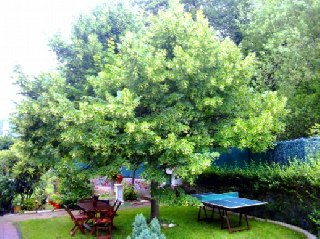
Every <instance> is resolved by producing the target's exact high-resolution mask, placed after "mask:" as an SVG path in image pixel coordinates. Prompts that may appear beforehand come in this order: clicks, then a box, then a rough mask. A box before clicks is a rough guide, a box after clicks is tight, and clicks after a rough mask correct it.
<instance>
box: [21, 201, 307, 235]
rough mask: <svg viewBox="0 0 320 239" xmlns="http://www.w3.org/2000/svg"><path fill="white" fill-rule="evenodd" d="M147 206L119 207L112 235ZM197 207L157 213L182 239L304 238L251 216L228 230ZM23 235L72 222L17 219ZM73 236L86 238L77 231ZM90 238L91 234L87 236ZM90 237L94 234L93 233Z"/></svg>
mask: <svg viewBox="0 0 320 239" xmlns="http://www.w3.org/2000/svg"><path fill="white" fill-rule="evenodd" d="M149 210H150V208H149V207H147V208H137V209H132V208H131V209H125V210H120V211H119V213H118V214H119V216H118V217H116V219H115V225H116V227H117V228H116V229H114V230H113V238H115V239H118V238H119V239H121V238H126V237H127V236H128V235H129V234H131V230H132V223H133V220H134V217H135V215H136V214H137V213H143V214H144V215H145V216H146V217H147V216H148V215H149ZM197 211H198V209H197V208H193V207H161V210H160V214H161V215H160V216H161V217H162V218H164V219H165V220H170V221H173V222H174V223H175V224H177V226H176V227H174V228H167V229H163V232H164V233H165V235H166V237H167V238H168V239H171V238H179V239H180V238H183V239H200V238H208V239H210V238H212V239H228V238H230V239H231V238H232V239H250V238H252V239H264V238H265V239H270V238H272V239H277V238H278V239H291V238H292V239H294V238H297V239H298V238H299V239H300V238H301V239H302V238H306V237H305V236H304V235H302V234H300V233H297V232H295V231H291V230H289V229H287V228H284V227H281V226H278V225H275V224H272V223H267V222H260V221H256V220H254V219H251V220H250V221H249V223H250V226H251V230H249V231H241V232H236V233H233V234H229V233H228V231H227V230H221V229H220V223H219V221H217V220H216V221H214V222H210V223H207V222H205V221H201V222H198V221H197V219H196V218H197ZM18 225H19V227H20V230H21V234H22V238H23V239H38V238H40V239H43V238H45V239H51V238H52V239H63V238H69V237H70V236H69V230H70V228H71V227H72V222H71V219H70V218H69V217H57V218H53V219H36V220H28V221H23V222H19V223H18ZM74 238H88V236H87V235H81V233H80V232H77V234H76V236H75V237H74ZM89 238H90V237H89ZM92 238H93V237H92Z"/></svg>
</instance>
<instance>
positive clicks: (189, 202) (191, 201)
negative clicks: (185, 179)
mask: <svg viewBox="0 0 320 239" xmlns="http://www.w3.org/2000/svg"><path fill="white" fill-rule="evenodd" d="M155 198H156V199H157V200H158V201H159V202H160V203H161V204H163V205H169V206H199V205H200V202H199V200H197V199H196V198H194V197H192V196H190V195H187V194H186V193H185V191H184V189H183V188H181V187H176V188H175V189H172V188H170V187H162V188H159V189H157V190H155Z"/></svg>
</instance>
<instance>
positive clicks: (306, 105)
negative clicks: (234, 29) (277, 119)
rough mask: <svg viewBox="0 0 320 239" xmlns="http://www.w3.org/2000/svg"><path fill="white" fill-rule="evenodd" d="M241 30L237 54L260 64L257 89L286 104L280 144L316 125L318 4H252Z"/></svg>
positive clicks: (319, 116) (315, 0)
mask: <svg viewBox="0 0 320 239" xmlns="http://www.w3.org/2000/svg"><path fill="white" fill-rule="evenodd" d="M252 3H253V4H252V6H253V8H252V11H250V12H249V13H248V14H247V16H246V17H247V18H248V19H250V22H249V23H248V22H246V24H244V25H243V26H242V31H243V35H244V39H243V41H242V43H241V44H242V48H243V49H244V51H246V52H255V53H256V55H257V57H258V58H257V59H258V60H259V61H260V67H259V72H258V74H257V81H256V82H255V83H257V84H258V85H262V87H267V88H269V89H272V90H277V91H278V92H279V94H280V95H281V96H285V97H287V98H288V108H289V109H290V111H291V113H290V114H288V117H287V121H288V126H287V129H286V132H285V134H284V135H283V136H282V137H283V138H285V139H288V138H298V137H302V136H306V135H307V131H308V130H309V128H310V127H311V126H313V125H314V124H315V123H318V122H320V111H319V107H318V98H319V94H320V87H319V78H320V73H319V70H318V67H317V66H318V64H319V57H320V55H319V52H320V50H319V49H320V41H319V30H318V28H319V22H320V17H319V16H320V1H319V0H301V1H290V0H274V1H267V0H258V1H256V0H254V1H252Z"/></svg>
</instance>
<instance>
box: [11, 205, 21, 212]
mask: <svg viewBox="0 0 320 239" xmlns="http://www.w3.org/2000/svg"><path fill="white" fill-rule="evenodd" d="M20 211H21V205H16V206H14V207H13V213H19V212H20Z"/></svg>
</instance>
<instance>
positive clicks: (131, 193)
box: [123, 185, 138, 201]
mask: <svg viewBox="0 0 320 239" xmlns="http://www.w3.org/2000/svg"><path fill="white" fill-rule="evenodd" d="M123 198H124V200H125V201H127V200H136V199H137V198H138V195H137V192H136V191H135V190H134V186H132V185H125V186H124V188H123Z"/></svg>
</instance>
